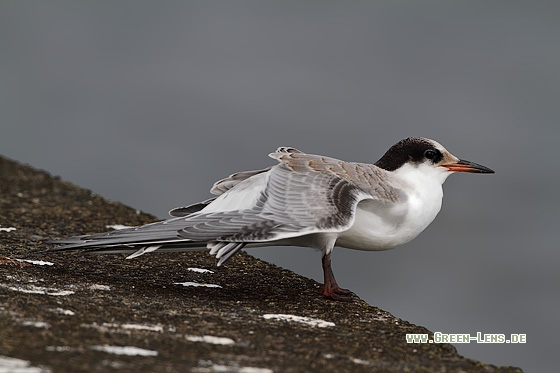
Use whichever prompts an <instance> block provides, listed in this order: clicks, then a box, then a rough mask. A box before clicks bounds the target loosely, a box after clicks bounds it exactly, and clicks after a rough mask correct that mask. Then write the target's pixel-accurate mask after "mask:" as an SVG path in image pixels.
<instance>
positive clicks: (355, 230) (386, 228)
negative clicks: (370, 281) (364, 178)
mask: <svg viewBox="0 0 560 373" xmlns="http://www.w3.org/2000/svg"><path fill="white" fill-rule="evenodd" d="M364 202H366V201H364ZM364 202H361V203H360V204H358V206H357V208H356V217H355V219H354V223H353V224H352V226H351V227H350V228H349V229H348V230H346V231H344V232H341V233H340V235H339V236H338V239H337V241H336V245H337V246H341V247H345V248H349V249H354V250H368V251H380V250H389V249H392V248H394V247H395V246H398V245H402V244H405V243H407V242H409V241H411V240H412V239H414V238H415V237H416V236H418V235H419V234H420V233H421V232H422V231H423V230H424V229H426V227H427V226H428V225H429V224H430V223H431V222H432V221H433V220H434V218H435V217H436V215H437V213H438V212H439V210H440V209H441V198H439V199H432V200H429V201H426V200H423V199H420V198H416V197H415V196H409V198H408V200H407V201H406V203H403V204H402V205H397V206H391V207H383V206H380V205H379V204H377V203H375V202H373V201H367V202H366V203H364Z"/></svg>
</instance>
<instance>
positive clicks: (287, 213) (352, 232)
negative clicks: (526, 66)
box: [50, 137, 494, 301]
mask: <svg viewBox="0 0 560 373" xmlns="http://www.w3.org/2000/svg"><path fill="white" fill-rule="evenodd" d="M269 156H270V157H271V158H274V159H276V160H277V161H278V164H276V165H274V166H271V167H268V168H265V169H262V170H256V171H243V172H238V173H235V174H233V175H231V176H229V177H227V178H225V179H222V180H219V181H217V182H216V183H215V184H214V186H213V187H212V189H211V190H210V192H211V193H212V194H214V195H217V197H214V198H211V199H208V200H206V201H203V202H199V203H196V204H193V205H189V206H185V207H178V208H175V209H173V210H171V211H170V212H169V214H170V215H171V216H172V217H171V218H170V219H167V220H163V221H159V222H156V223H151V224H147V225H143V226H139V227H132V228H127V229H121V230H115V231H111V232H106V233H100V234H94V235H89V236H77V237H70V238H67V239H62V240H58V241H55V243H57V244H58V245H59V246H58V247H54V248H52V249H50V250H53V251H57V250H74V249H87V250H88V251H89V252H94V253H99V254H103V253H105V254H115V253H131V255H129V256H128V257H127V258H129V259H130V258H135V257H137V256H140V255H143V254H145V253H148V252H153V251H158V252H172V251H191V250H210V254H212V255H215V256H216V258H217V259H218V264H217V265H218V266H219V265H222V264H223V263H224V262H225V261H227V260H228V259H229V258H231V257H232V256H233V255H234V254H235V253H237V252H238V251H239V250H241V249H242V248H243V247H258V246H279V245H291V246H292V245H293V246H303V247H311V248H314V249H318V250H321V252H322V265H323V274H324V285H323V288H322V293H323V295H324V296H325V297H327V298H331V299H334V300H339V301H351V300H352V299H353V293H352V292H351V291H349V290H347V289H343V288H341V287H339V286H338V284H337V282H336V280H335V277H334V274H333V271H332V268H331V253H332V250H333V248H334V247H335V246H340V247H345V248H349V249H355V250H373V251H377V250H387V249H391V248H393V247H395V246H398V245H402V244H404V243H407V242H409V241H410V240H412V239H413V238H415V237H416V236H417V235H418V234H419V233H420V232H422V231H423V230H424V229H425V228H426V227H427V226H428V225H429V224H430V223H431V222H432V221H433V220H434V218H435V217H436V215H437V214H438V212H439V211H440V209H441V203H442V198H443V189H442V184H443V183H444V181H445V180H446V179H447V177H448V176H449V175H450V174H452V173H454V172H470V173H494V171H492V170H491V169H489V168H487V167H484V166H481V165H479V164H476V163H473V162H469V161H465V160H461V159H459V158H457V157H455V156H454V155H452V154H451V153H449V152H448V151H447V150H446V149H445V148H444V147H443V146H441V145H440V144H439V143H438V142H436V141H434V140H430V139H426V138H421V137H410V138H407V139H404V140H401V141H399V142H398V143H396V144H395V145H393V146H392V147H391V148H390V149H389V150H388V151H387V152H386V153H385V154H384V155H383V157H381V159H379V160H378V161H377V162H376V163H375V164H367V163H355V162H344V161H340V160H338V159H334V158H329V157H324V156H320V155H313V154H306V153H304V152H301V151H299V150H297V149H294V148H290V147H280V148H278V149H277V150H276V151H275V152H274V153H271V154H269Z"/></svg>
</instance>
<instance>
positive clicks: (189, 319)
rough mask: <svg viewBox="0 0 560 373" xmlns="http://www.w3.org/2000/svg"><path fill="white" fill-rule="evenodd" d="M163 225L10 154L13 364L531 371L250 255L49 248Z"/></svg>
mask: <svg viewBox="0 0 560 373" xmlns="http://www.w3.org/2000/svg"><path fill="white" fill-rule="evenodd" d="M153 220H155V219H154V217H153V216H150V215H147V214H143V213H140V212H138V211H135V210H134V209H131V208H129V207H126V206H123V205H122V204H120V203H116V202H110V201H107V200H105V199H103V198H101V197H99V196H97V195H95V194H93V193H92V192H90V191H87V190H84V189H81V188H78V187H76V186H74V185H72V184H70V183H68V182H64V181H62V180H60V179H59V178H56V177H52V176H51V175H49V174H48V173H46V172H43V171H38V170H35V169H33V168H31V167H28V166H24V165H20V164H18V163H16V162H14V161H11V160H8V159H6V158H2V157H0V370H1V367H2V365H4V366H6V365H7V364H9V363H13V360H9V361H8V360H6V359H3V358H2V357H12V358H18V359H21V360H22V361H16V362H17V363H19V364H21V365H26V364H27V365H29V366H30V367H31V368H29V370H28V371H29V372H32V371H45V372H48V371H53V372H76V371H87V372H106V371H114V370H120V371H135V372H141V371H142V372H144V371H158V372H185V371H193V372H212V371H220V372H221V371H232V372H236V371H237V372H272V371H273V372H329V371H330V372H350V371H351V372H361V371H367V372H371V371H383V372H401V371H414V372H451V371H453V372H455V371H462V372H519V371H521V370H519V369H517V368H511V367H495V366H491V365H485V364H483V363H480V362H477V361H474V360H470V359H466V358H463V357H461V356H459V355H458V354H457V352H456V350H455V348H454V347H453V346H451V345H449V344H407V343H406V342H405V334H406V333H430V334H431V332H430V331H428V330H427V329H425V328H423V327H419V326H416V325H412V324H410V323H408V322H406V321H404V320H400V319H397V318H395V317H394V316H392V315H391V314H389V313H388V312H386V311H383V310H380V309H379V308H376V307H372V306H370V305H368V304H366V303H365V302H363V301H357V302H355V303H353V304H348V303H339V302H333V301H330V300H326V299H323V297H322V296H321V295H320V293H319V289H320V284H318V283H317V282H315V281H312V280H309V279H307V278H304V277H301V276H299V275H296V274H295V273H293V272H291V271H288V270H285V269H282V268H279V267H276V266H274V265H272V264H268V263H265V262H263V261H260V260H257V259H255V258H253V257H251V256H250V255H247V254H241V255H236V256H235V257H234V258H233V260H231V261H230V262H228V263H227V264H226V265H224V266H223V267H219V268H218V267H215V259H214V258H212V257H211V256H210V255H208V254H207V253H185V254H151V255H144V256H141V257H139V258H137V259H134V260H125V259H124V256H108V255H102V256H84V255H81V254H76V253H48V254H47V253H42V252H41V251H42V250H44V249H46V248H47V247H48V245H46V244H44V243H43V241H45V240H47V239H52V238H57V237H64V236H71V235H76V234H86V233H94V232H100V231H105V230H107V228H106V225H108V224H124V225H138V224H144V223H148V222H151V221H153ZM9 228H16V229H15V230H13V229H9ZM16 259H28V260H34V261H48V262H51V263H54V265H39V264H31V263H28V262H21V261H17V260H16ZM189 267H192V268H200V269H209V270H211V271H213V273H198V272H194V271H191V270H188V268H189ZM182 282H197V283H207V284H216V285H219V286H221V287H192V286H188V287H185V286H182V285H178V284H175V283H182ZM266 314H288V315H296V316H303V317H310V318H313V319H321V320H324V321H328V322H330V323H334V326H323V327H320V326H311V325H309V324H306V323H302V322H296V321H281V320H276V319H266V318H264V317H263V316H264V315H266ZM205 336H206V337H205ZM208 336H213V337H220V339H218V338H210V337H208ZM111 346H120V347H127V346H128V347H134V348H136V349H132V348H128V349H123V350H116V349H115V348H114V347H111ZM123 353H129V354H132V355H127V354H123ZM26 362H28V363H26ZM33 367H34V368H35V369H36V370H33V369H32V368H33ZM249 368H253V369H252V370H251V369H249ZM257 368H258V369H257Z"/></svg>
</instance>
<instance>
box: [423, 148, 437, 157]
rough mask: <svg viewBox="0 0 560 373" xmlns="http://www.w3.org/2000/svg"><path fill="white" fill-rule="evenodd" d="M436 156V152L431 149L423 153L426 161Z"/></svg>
mask: <svg viewBox="0 0 560 373" xmlns="http://www.w3.org/2000/svg"><path fill="white" fill-rule="evenodd" d="M436 155H437V154H436V152H435V151H433V150H431V149H428V150H426V151H425V152H424V157H426V158H428V159H434V158H435V157H436Z"/></svg>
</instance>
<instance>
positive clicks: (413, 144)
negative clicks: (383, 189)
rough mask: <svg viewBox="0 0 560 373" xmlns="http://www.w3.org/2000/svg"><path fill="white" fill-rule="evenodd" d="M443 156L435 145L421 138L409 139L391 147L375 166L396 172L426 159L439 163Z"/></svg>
mask: <svg viewBox="0 0 560 373" xmlns="http://www.w3.org/2000/svg"><path fill="white" fill-rule="evenodd" d="M442 158H443V154H442V153H441V151H440V150H439V149H437V148H436V146H435V144H434V143H433V142H431V141H430V140H428V139H424V138H421V137H409V138H407V139H404V140H401V141H399V142H398V143H396V144H395V145H393V146H391V148H390V149H389V150H387V152H386V153H385V154H384V155H383V157H381V159H379V160H378V161H377V162H376V163H375V165H376V166H377V167H380V168H382V169H384V170H387V171H394V170H396V169H398V168H400V167H401V166H402V165H404V164H405V163H407V162H413V163H421V162H424V161H425V160H426V159H428V160H430V161H431V162H432V163H434V164H435V163H438V162H439V161H441V159H442Z"/></svg>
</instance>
